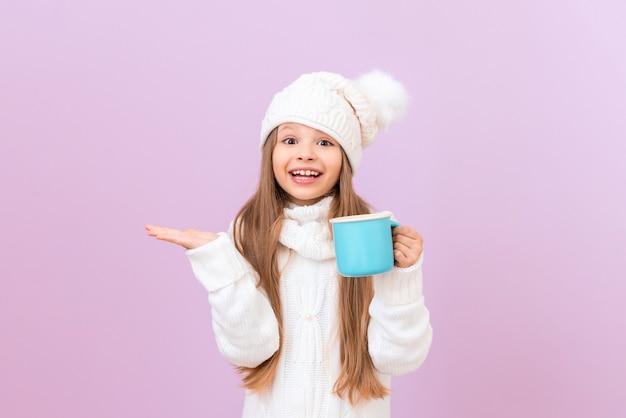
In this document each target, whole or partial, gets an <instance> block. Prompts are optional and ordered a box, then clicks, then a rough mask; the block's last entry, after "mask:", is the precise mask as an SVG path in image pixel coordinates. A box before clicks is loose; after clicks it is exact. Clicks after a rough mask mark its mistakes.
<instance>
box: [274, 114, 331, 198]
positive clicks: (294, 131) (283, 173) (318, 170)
mask: <svg viewBox="0 0 626 418" xmlns="http://www.w3.org/2000/svg"><path fill="white" fill-rule="evenodd" d="M341 164H342V154H341V146H340V145H339V143H338V142H337V141H335V140H334V139H333V138H331V137H330V136H328V135H326V134H325V133H323V132H321V131H318V130H317V129H313V128H309V127H308V126H305V125H301V124H299V123H284V124H282V125H280V126H279V127H278V131H277V137H276V145H274V151H273V152H272V168H273V170H274V177H275V178H276V181H277V182H278V184H279V185H280V187H281V188H282V189H283V190H284V191H285V192H286V193H287V194H288V195H289V197H290V200H291V202H293V203H295V204H297V205H312V204H313V203H316V202H318V201H319V200H321V199H322V198H323V197H325V196H327V195H328V193H329V192H330V191H331V190H332V189H333V187H335V185H336V184H337V181H338V180H339V174H340V173H341Z"/></svg>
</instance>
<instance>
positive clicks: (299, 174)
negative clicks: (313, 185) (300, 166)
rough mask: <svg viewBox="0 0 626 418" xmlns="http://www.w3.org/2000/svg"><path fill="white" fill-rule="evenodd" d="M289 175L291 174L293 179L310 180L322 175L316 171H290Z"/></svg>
mask: <svg viewBox="0 0 626 418" xmlns="http://www.w3.org/2000/svg"><path fill="white" fill-rule="evenodd" d="M289 174H291V175H292V177H309V178H315V177H318V176H319V175H321V173H320V172H318V171H314V170H294V171H290V172H289Z"/></svg>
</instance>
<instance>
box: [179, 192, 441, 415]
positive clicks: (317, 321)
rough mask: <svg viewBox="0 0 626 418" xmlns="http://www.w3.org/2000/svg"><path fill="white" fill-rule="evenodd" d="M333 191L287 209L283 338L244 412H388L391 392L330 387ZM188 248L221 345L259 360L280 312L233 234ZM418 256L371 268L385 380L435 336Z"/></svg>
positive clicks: (273, 342)
mask: <svg viewBox="0 0 626 418" xmlns="http://www.w3.org/2000/svg"><path fill="white" fill-rule="evenodd" d="M330 201H331V198H325V199H323V200H322V201H320V202H318V203H317V204H315V205H311V206H292V207H290V208H287V209H285V215H286V220H285V221H284V224H283V227H282V231H281V237H280V242H281V243H282V244H283V245H284V246H285V247H286V249H285V250H284V251H282V252H281V254H280V258H279V263H280V266H281V268H282V275H281V297H282V303H283V327H284V335H283V348H282V353H281V358H280V364H279V368H278V370H277V374H276V376H275V379H274V383H273V385H272V387H271V388H269V389H267V390H265V391H264V392H262V393H261V394H258V395H254V394H251V393H247V394H246V399H245V403H244V409H243V417H244V418H252V417H254V418H257V417H263V418H279V417H285V418H300V417H302V418H304V417H306V418H314V417H315V418H317V417H325V418H326V417H331V418H335V417H337V418H340V417H341V418H344V417H345V418H347V417H350V418H356V417H362V418H369V417H372V418H385V417H389V416H390V406H389V398H386V399H382V400H375V401H370V402H367V403H365V404H360V405H359V406H357V407H354V406H352V405H351V404H350V403H349V402H348V401H347V400H343V399H341V398H339V397H338V396H336V395H334V394H333V393H332V392H333V385H334V383H335V380H336V379H337V376H338V374H339V370H340V365H339V343H338V340H337V324H336V323H335V318H336V316H337V314H336V310H337V296H338V280H340V279H339V278H338V273H337V268H336V264H335V259H334V248H333V243H332V239H331V236H330V231H329V228H328V210H329V206H330ZM219 235H220V236H219V238H218V239H216V240H215V241H213V242H210V243H208V244H206V245H204V246H202V247H199V248H195V249H193V250H188V251H187V255H188V257H189V260H190V261H191V266H192V269H193V272H194V274H195V276H196V277H197V278H198V280H199V281H200V282H201V283H202V284H203V285H204V287H205V288H206V289H207V290H208V292H209V303H210V304H211V308H212V310H211V312H212V319H213V330H214V332H215V338H216V340H217V345H218V347H219V349H220V351H221V353H222V355H223V356H224V357H225V358H226V359H227V360H228V361H229V362H231V363H232V364H234V365H237V366H246V367H255V366H257V365H259V364H260V363H262V362H263V361H265V360H267V359H268V358H269V357H270V356H271V355H272V354H273V353H274V352H275V351H276V350H277V349H278V344H279V341H278V340H279V338H278V325H277V321H276V317H275V315H274V313H273V311H272V308H271V306H270V304H269V302H268V300H267V297H266V296H265V294H264V293H263V292H262V291H261V290H260V289H259V288H257V287H256V283H257V281H258V276H257V275H256V273H255V272H254V270H253V269H252V268H251V267H250V265H249V264H248V263H247V262H246V261H245V259H244V258H243V256H242V255H241V254H240V253H239V252H238V251H237V250H236V249H235V247H234V245H233V241H232V236H231V235H229V234H225V233H220V234H219ZM421 261H422V260H421V257H420V260H418V262H417V263H416V264H415V265H413V266H411V267H408V268H404V269H401V268H394V269H393V270H392V271H390V272H387V273H384V274H381V275H376V276H374V289H375V296H374V299H373V300H372V302H371V304H370V307H369V312H370V315H371V320H370V325H369V329H368V339H369V352H370V356H371V358H372V361H373V362H374V365H375V367H376V369H377V370H378V372H379V377H380V379H381V382H382V383H383V384H384V385H386V386H387V387H390V384H391V377H390V376H391V375H397V374H403V373H408V372H411V371H413V370H415V369H417V368H418V367H419V366H420V364H421V363H422V362H423V361H424V359H425V358H426V355H427V353H428V350H429V348H430V344H431V340H432V328H431V326H430V320H429V313H428V310H427V309H426V307H425V306H424V297H423V295H422V269H421Z"/></svg>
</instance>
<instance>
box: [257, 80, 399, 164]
mask: <svg viewBox="0 0 626 418" xmlns="http://www.w3.org/2000/svg"><path fill="white" fill-rule="evenodd" d="M408 101H409V95H408V92H407V91H406V89H405V88H404V86H403V85H402V84H401V83H400V82H398V81H397V80H395V79H394V78H393V77H391V76H390V75H389V74H386V73H383V72H382V71H378V70H375V71H372V72H369V73H366V74H364V75H362V76H361V77H359V78H357V79H356V80H355V81H352V80H349V79H347V78H344V77H343V76H341V75H339V74H335V73H329V72H317V73H310V74H304V75H302V76H300V77H299V78H298V79H297V80H296V81H294V82H293V83H291V84H290V85H289V86H287V87H285V88H284V89H283V90H282V91H280V92H278V93H277V94H275V95H274V98H273V100H272V102H271V103H270V106H269V107H268V109H267V112H266V114H265V118H264V119H263V122H262V126H261V147H262V146H263V144H264V143H265V140H266V139H267V137H268V135H269V134H270V132H271V131H272V130H273V129H274V128H276V127H278V126H279V125H281V124H283V123H287V122H295V123H301V124H303V125H306V126H309V127H311V128H314V129H318V130H320V131H322V132H324V133H326V134H328V135H330V136H331V137H332V138H334V139H335V140H337V142H339V144H340V145H341V147H342V149H343V150H344V152H345V153H346V155H347V157H348V160H349V161H350V165H351V166H352V172H353V173H354V172H356V170H357V168H358V167H359V165H360V162H361V155H362V153H363V149H364V148H366V147H368V146H369V145H371V144H372V143H373V142H374V141H375V140H376V135H377V133H378V131H379V130H385V129H387V128H388V127H389V126H390V125H392V124H393V123H394V122H396V121H398V120H400V119H401V118H402V116H403V115H404V113H405V111H406V108H407V106H408Z"/></svg>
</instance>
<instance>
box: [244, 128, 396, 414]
mask: <svg viewBox="0 0 626 418" xmlns="http://www.w3.org/2000/svg"><path fill="white" fill-rule="evenodd" d="M275 143H276V129H275V130H274V131H272V133H270V135H269V136H268V139H267V141H265V144H264V145H263V150H262V157H261V175H260V179H259V187H258V188H257V191H256V193H255V194H254V195H253V196H252V197H251V198H250V199H249V200H248V201H247V202H246V204H245V205H244V206H243V207H242V208H241V210H240V211H239V213H238V214H237V216H236V218H235V222H234V237H235V245H236V247H237V250H238V251H239V252H241V253H242V254H243V256H244V257H245V258H246V260H248V262H249V263H250V264H251V265H252V267H253V268H254V269H255V270H256V272H257V273H258V275H259V287H260V288H262V289H263V290H264V291H265V293H266V294H267V297H268V299H269V302H270V304H271V306H272V309H273V310H274V314H275V315H276V318H277V319H278V332H279V338H280V345H279V348H278V351H276V353H274V355H273V356H272V357H270V358H269V359H267V360H266V361H265V362H263V363H261V364H260V365H259V366H257V367H255V368H248V367H238V370H239V372H240V373H241V374H242V376H243V377H242V380H243V387H245V388H247V389H249V390H251V391H252V392H260V391H261V390H263V389H264V388H266V387H268V386H269V385H271V383H272V380H273V378H274V375H275V373H276V369H277V366H278V359H279V358H280V353H281V350H282V341H283V323H282V306H281V300H280V271H279V269H278V250H279V246H280V245H281V244H280V243H279V237H280V230H281V226H282V221H283V210H284V208H285V207H286V206H287V204H288V203H289V196H288V195H287V193H285V192H284V191H283V190H282V188H281V187H280V186H279V185H278V183H277V182H276V180H275V178H274V172H273V169H272V153H273V150H274V145H275ZM342 154H343V164H342V169H341V174H340V176H339V181H338V182H337V185H336V186H335V187H334V189H333V190H332V191H331V194H332V195H333V196H334V199H333V200H332V203H331V206H330V211H329V218H333V217H337V216H349V215H361V214H364V213H369V212H370V209H369V206H368V205H367V203H366V202H365V201H364V200H363V199H361V198H360V197H359V196H358V195H357V194H356V192H355V191H354V188H353V186H352V170H351V168H350V163H349V162H348V159H347V157H346V155H345V153H343V151H342ZM373 296H374V288H373V283H372V278H371V277H356V278H354V277H341V279H340V280H339V303H338V306H337V310H338V318H339V344H340V350H339V351H340V354H339V355H340V362H341V371H340V373H339V377H338V378H337V380H336V382H335V386H334V391H335V393H336V394H337V395H338V396H340V397H342V398H343V397H344V396H347V398H348V400H349V401H350V402H351V403H352V404H357V403H359V402H361V401H366V400H369V399H377V398H383V397H385V396H386V395H387V394H388V393H389V390H388V389H387V388H386V387H385V386H384V385H383V384H382V383H381V382H380V380H379V379H378V375H377V372H376V369H375V368H374V364H373V362H372V359H371V357H370V355H369V351H368V340H367V328H368V325H369V321H370V316H369V312H368V308H369V304H370V302H371V300H372V297H373Z"/></svg>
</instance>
